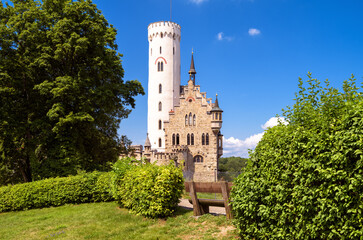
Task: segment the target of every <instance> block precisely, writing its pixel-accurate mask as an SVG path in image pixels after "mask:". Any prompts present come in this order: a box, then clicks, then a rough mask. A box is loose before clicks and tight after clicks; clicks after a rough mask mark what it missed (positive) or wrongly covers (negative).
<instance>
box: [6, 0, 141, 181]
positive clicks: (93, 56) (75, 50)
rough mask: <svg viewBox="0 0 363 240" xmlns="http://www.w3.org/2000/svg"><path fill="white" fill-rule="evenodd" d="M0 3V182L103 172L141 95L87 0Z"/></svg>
mask: <svg viewBox="0 0 363 240" xmlns="http://www.w3.org/2000/svg"><path fill="white" fill-rule="evenodd" d="M12 3H13V4H12V5H8V4H7V3H6V4H5V5H4V4H3V3H2V2H0V176H1V177H0V185H1V184H6V183H15V182H19V181H25V182H29V181H32V180H33V179H34V180H36V179H41V178H45V177H52V176H66V175H69V174H75V173H76V172H77V170H86V171H92V170H95V169H98V170H104V169H105V168H106V167H107V164H106V163H107V161H116V159H117V156H118V154H119V151H120V140H119V138H118V137H117V128H118V126H119V123H120V121H121V119H123V118H126V117H127V116H128V114H129V113H130V108H129V107H132V108H133V107H134V106H135V99H134V96H136V95H138V94H144V91H143V88H142V86H141V84H140V83H139V82H138V81H126V82H125V81H123V80H122V78H123V75H124V70H123V68H122V65H121V54H119V53H117V45H116V43H115V39H116V29H115V28H114V27H113V26H112V25H109V23H108V22H107V20H106V19H105V18H104V16H103V15H102V14H101V11H100V10H98V9H97V7H96V5H95V4H93V3H92V1H91V0H76V1H71V0H44V1H35V0H30V1H21V0H13V1H12Z"/></svg>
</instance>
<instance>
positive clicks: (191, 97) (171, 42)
mask: <svg viewBox="0 0 363 240" xmlns="http://www.w3.org/2000/svg"><path fill="white" fill-rule="evenodd" d="M180 29H181V27H180V25H178V24H176V23H173V22H155V23H151V24H150V25H149V26H148V40H149V82H148V121H147V131H148V134H147V138H146V141H145V145H144V149H143V147H142V146H141V145H140V146H132V148H133V150H134V154H136V156H137V157H138V158H141V157H144V158H146V160H147V161H149V162H151V163H153V162H157V164H167V163H169V162H170V160H174V161H175V163H176V164H178V165H179V164H183V165H184V170H183V172H184V177H185V178H186V179H188V180H194V181H204V182H213V181H216V180H217V169H218V159H219V158H220V157H221V156H222V154H223V145H222V143H223V135H222V134H221V132H220V130H221V127H222V112H223V111H222V109H220V108H219V105H218V99H217V96H216V100H215V102H214V103H212V99H211V98H207V95H206V93H205V92H201V91H200V86H199V85H196V78H195V75H196V73H197V72H196V70H195V67H194V58H193V53H192V57H191V65H190V70H189V80H188V84H187V85H185V86H181V85H180V38H181V35H180V34H181V31H180Z"/></svg>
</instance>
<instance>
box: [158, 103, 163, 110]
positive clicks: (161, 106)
mask: <svg viewBox="0 0 363 240" xmlns="http://www.w3.org/2000/svg"><path fill="white" fill-rule="evenodd" d="M162 109H163V104H162V103H161V102H159V112H161V110H162Z"/></svg>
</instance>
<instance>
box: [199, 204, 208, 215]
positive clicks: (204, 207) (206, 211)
mask: <svg viewBox="0 0 363 240" xmlns="http://www.w3.org/2000/svg"><path fill="white" fill-rule="evenodd" d="M200 206H201V209H202V214H206V213H209V206H208V205H202V204H200Z"/></svg>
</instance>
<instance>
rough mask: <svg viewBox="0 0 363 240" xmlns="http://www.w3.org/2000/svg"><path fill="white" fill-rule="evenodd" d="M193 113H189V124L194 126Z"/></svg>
mask: <svg viewBox="0 0 363 240" xmlns="http://www.w3.org/2000/svg"><path fill="white" fill-rule="evenodd" d="M192 123H193V122H192V113H189V126H192Z"/></svg>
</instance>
